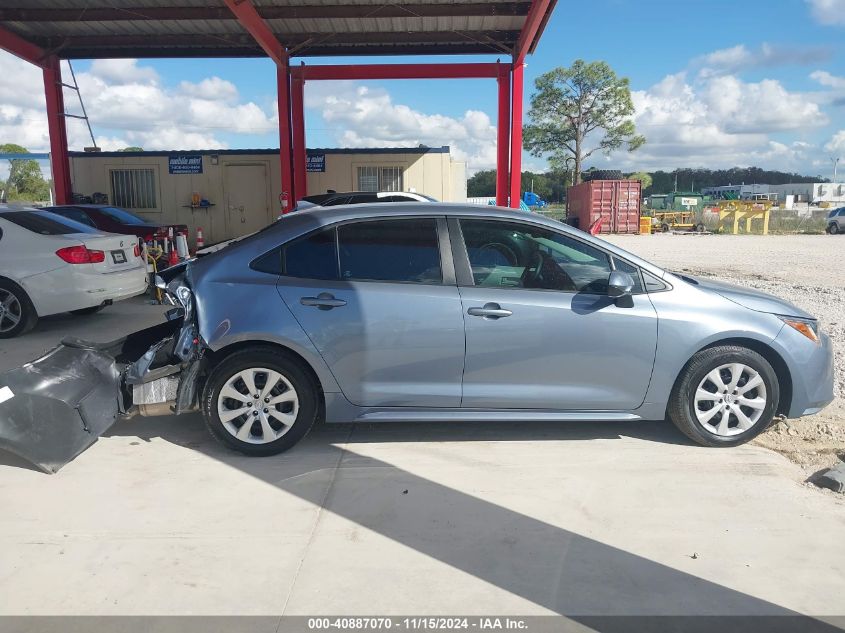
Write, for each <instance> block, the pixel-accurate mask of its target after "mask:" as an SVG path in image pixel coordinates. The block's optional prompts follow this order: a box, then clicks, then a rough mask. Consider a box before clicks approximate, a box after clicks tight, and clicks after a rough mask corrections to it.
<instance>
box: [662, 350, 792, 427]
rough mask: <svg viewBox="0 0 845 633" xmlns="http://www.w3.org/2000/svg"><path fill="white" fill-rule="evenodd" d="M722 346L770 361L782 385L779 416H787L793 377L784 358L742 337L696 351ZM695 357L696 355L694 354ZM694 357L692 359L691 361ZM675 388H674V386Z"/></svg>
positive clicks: (678, 377)
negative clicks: (745, 349) (744, 348)
mask: <svg viewBox="0 0 845 633" xmlns="http://www.w3.org/2000/svg"><path fill="white" fill-rule="evenodd" d="M722 345H738V346H740V347H746V348H748V349H750V350H753V351H755V352H757V353H758V354H760V356H762V357H763V358H765V359H766V360H767V361H769V364H770V365H771V366H772V369H774V370H775V373H776V374H777V377H778V383H779V385H780V401H779V402H778V408H777V412H776V413H777V414H778V415H786V413H787V412H788V411H789V407H790V406H791V405H792V376H791V374H790V373H789V368H788V367H787V366H786V363H785V362H784V360H783V358H781V356H780V354H778V353H777V352H776V351H775V350H773V349H772V348H771V347H769V346H768V345H766V344H765V343H761V342H760V341H757V340H754V339H751V338H742V337H735V338H725V339H722V340H719V341H714V342H713V343H710V344H709V345H705V346H704V347H702V348H701V349H699V350H696V352H695V353H696V354H698V352H701V351H703V350H706V349H710V348H713V347H721V346H722ZM693 356H695V354H693ZM691 359H692V357H690V360H691ZM688 364H689V361H687V363H686V364H684V369H686V366H687V365H688ZM682 374H683V370H681V372H679V373H678V376H677V377H676V378H675V384H677V382H678V381H679V380H680V379H681V375H682ZM673 388H674V386H673Z"/></svg>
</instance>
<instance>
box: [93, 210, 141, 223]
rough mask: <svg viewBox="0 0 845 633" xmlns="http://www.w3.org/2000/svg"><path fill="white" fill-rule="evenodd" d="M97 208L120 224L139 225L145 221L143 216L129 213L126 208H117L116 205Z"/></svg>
mask: <svg viewBox="0 0 845 633" xmlns="http://www.w3.org/2000/svg"><path fill="white" fill-rule="evenodd" d="M97 210H98V211H99V212H100V213H102V214H103V215H105V216H106V217H109V218H111V219H112V220H114V221H115V222H119V223H121V224H128V225H134V226H139V225H141V224H146V223H147V221H146V220H145V219H144V218H142V217H140V216H137V215H135V214H134V213H130V212H129V211H127V210H126V209H118V208H116V207H100V208H98V209H97Z"/></svg>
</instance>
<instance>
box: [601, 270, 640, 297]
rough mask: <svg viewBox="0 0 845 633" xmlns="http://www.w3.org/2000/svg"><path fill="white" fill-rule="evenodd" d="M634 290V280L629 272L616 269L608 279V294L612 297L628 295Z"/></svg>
mask: <svg viewBox="0 0 845 633" xmlns="http://www.w3.org/2000/svg"><path fill="white" fill-rule="evenodd" d="M633 290H634V280H633V278H632V277H631V275H629V274H628V273H623V272H622V271H621V270H614V271H613V272H612V273H610V277H608V279H607V296H609V297H610V298H611V299H619V298H621V297H628V296H630V295H631V292H632V291H633Z"/></svg>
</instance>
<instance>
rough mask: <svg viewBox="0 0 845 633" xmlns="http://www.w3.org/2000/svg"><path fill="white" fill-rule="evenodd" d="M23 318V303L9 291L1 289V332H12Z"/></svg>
mask: <svg viewBox="0 0 845 633" xmlns="http://www.w3.org/2000/svg"><path fill="white" fill-rule="evenodd" d="M22 318H23V306H21V302H20V301H19V300H18V298H17V297H16V296H15V295H14V294H12V293H11V292H10V291H9V290H6V289H5V288H0V332H10V331H11V330H13V329H14V328H15V327H17V325H18V323H20V321H21V319H22Z"/></svg>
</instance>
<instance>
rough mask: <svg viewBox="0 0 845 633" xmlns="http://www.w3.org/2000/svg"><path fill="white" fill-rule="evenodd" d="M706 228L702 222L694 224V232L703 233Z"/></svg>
mask: <svg viewBox="0 0 845 633" xmlns="http://www.w3.org/2000/svg"><path fill="white" fill-rule="evenodd" d="M706 230H707V227H706V226H704V222H699V223H698V224H696V225H695V232H696V233H704V231H706Z"/></svg>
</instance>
